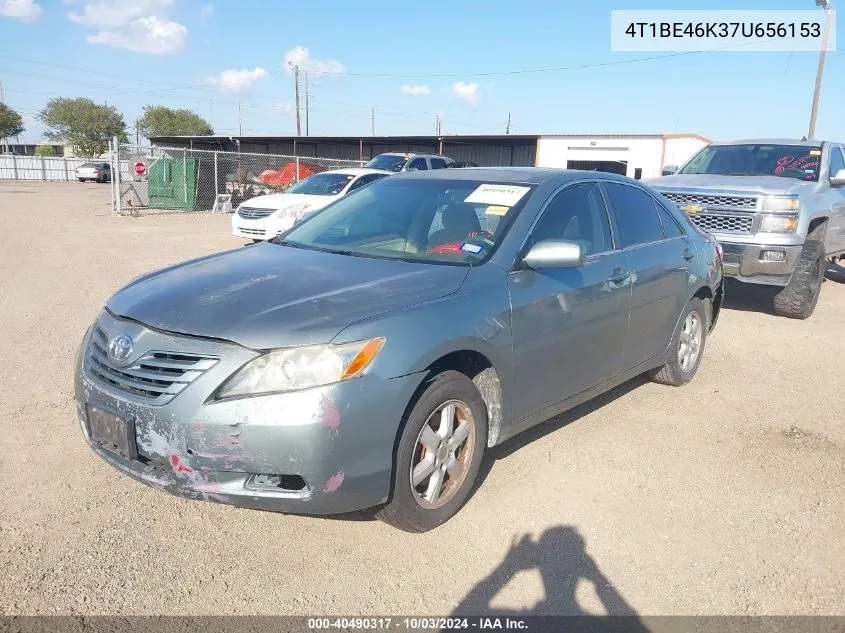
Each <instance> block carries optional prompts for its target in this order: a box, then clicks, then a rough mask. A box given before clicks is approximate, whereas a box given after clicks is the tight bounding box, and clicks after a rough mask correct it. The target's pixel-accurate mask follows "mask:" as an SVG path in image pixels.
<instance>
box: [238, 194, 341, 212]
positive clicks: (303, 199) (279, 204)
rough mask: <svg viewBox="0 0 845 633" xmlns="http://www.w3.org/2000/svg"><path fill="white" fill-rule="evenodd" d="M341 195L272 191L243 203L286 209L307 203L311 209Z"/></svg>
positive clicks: (319, 207) (257, 206)
mask: <svg viewBox="0 0 845 633" xmlns="http://www.w3.org/2000/svg"><path fill="white" fill-rule="evenodd" d="M339 197H340V196H339V195H337V196H309V195H308V194H304V193H271V194H267V195H264V196H257V197H255V198H250V199H249V200H247V201H245V202H244V203H243V206H245V207H253V208H258V209H285V208H287V207H292V206H293V205H295V204H307V205H308V208H309V209H321V208H323V207H325V206H326V205H327V204H329V203H330V202H334V201H335V200H337V199H338V198H339Z"/></svg>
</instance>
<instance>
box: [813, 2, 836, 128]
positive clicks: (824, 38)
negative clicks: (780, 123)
mask: <svg viewBox="0 0 845 633" xmlns="http://www.w3.org/2000/svg"><path fill="white" fill-rule="evenodd" d="M816 4H817V5H819V6H820V7H824V13H825V19H824V34H823V35H822V49H821V51H819V65H818V68H817V69H816V88H815V90H814V91H813V107H812V109H811V110H810V132H809V133H808V134H807V138H814V137H815V135H816V116H817V115H818V113H819V95H820V94H821V90H822V75H823V74H824V61H825V57H826V56H827V41H828V37H829V36H830V20H831V16H832V15H833V10H832V9H831V7H830V0H816Z"/></svg>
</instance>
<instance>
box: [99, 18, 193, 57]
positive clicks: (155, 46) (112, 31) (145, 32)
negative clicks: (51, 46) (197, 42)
mask: <svg viewBox="0 0 845 633" xmlns="http://www.w3.org/2000/svg"><path fill="white" fill-rule="evenodd" d="M86 39H87V41H88V42H89V43H90V44H105V45H107V46H112V47H114V48H125V49H126V50H130V51H134V52H136V53H147V54H148V55H171V54H173V53H178V52H179V51H181V50H182V49H184V48H185V42H186V40H187V39H188V29H187V27H186V26H185V25H184V24H179V23H178V22H171V21H170V20H162V19H159V18H158V17H156V16H154V15H151V16H149V17H144V18H138V19H137V20H132V21H131V22H129V23H128V24H123V25H119V26H115V27H114V28H109V29H103V30H101V31H100V32H99V33H97V34H96V35H89V36H88V37H87V38H86Z"/></svg>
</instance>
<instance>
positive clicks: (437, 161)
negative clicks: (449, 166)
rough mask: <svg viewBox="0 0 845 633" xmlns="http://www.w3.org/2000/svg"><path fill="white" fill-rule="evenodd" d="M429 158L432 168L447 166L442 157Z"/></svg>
mask: <svg viewBox="0 0 845 633" xmlns="http://www.w3.org/2000/svg"><path fill="white" fill-rule="evenodd" d="M428 160H429V162H430V163H431V168H432V169H443V168H444V167H446V161H445V160H443V159H442V158H429V159H428Z"/></svg>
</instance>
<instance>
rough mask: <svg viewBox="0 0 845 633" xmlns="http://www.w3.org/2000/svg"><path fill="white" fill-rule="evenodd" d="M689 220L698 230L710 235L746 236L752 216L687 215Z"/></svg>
mask: <svg viewBox="0 0 845 633" xmlns="http://www.w3.org/2000/svg"><path fill="white" fill-rule="evenodd" d="M688 217H689V219H690V220H692V221H693V223H694V224H695V225H696V226H697V227H698V228H700V229H703V230H705V231H708V232H712V233H734V234H737V235H748V234H749V233H751V225H752V224H753V222H754V216H753V215H746V214H743V215H739V214H737V215H727V214H718V213H695V214H688Z"/></svg>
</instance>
